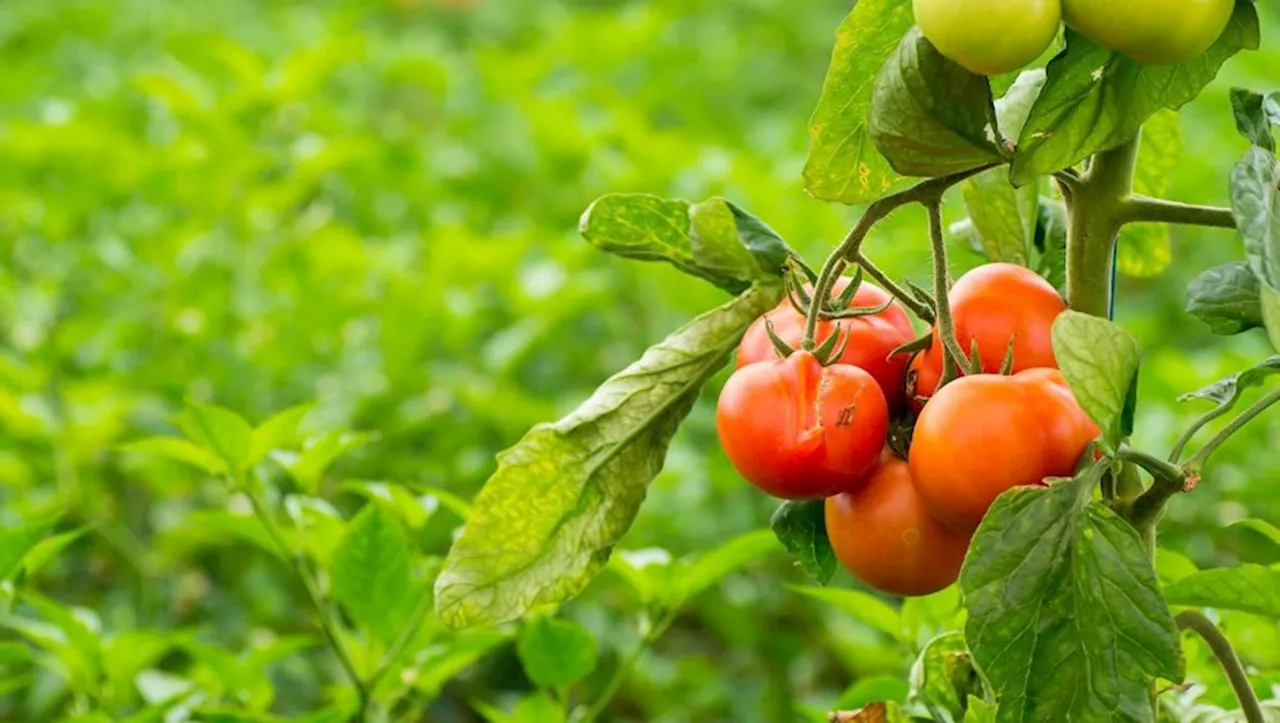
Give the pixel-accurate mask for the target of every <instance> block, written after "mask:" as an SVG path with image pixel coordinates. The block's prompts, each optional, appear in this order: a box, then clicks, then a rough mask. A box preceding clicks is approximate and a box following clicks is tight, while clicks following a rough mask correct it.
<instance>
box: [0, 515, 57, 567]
mask: <svg viewBox="0 0 1280 723" xmlns="http://www.w3.org/2000/svg"><path fill="white" fill-rule="evenodd" d="M57 522H58V518H56V517H50V518H48V519H43V520H35V521H32V522H24V523H22V524H20V525H14V526H13V527H9V528H7V529H3V530H0V581H3V580H7V579H9V578H10V577H12V576H13V574H14V573H16V572H17V571H18V569H19V568H21V567H22V560H23V558H25V557H26V556H27V553H29V552H31V550H32V549H33V548H35V546H36V545H38V544H39V543H40V541H41V540H43V539H44V538H45V536H46V535H48V534H49V531H50V530H52V529H53V526H54V525H55V524H57Z"/></svg>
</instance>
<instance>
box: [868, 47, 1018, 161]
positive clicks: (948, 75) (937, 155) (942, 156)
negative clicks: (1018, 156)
mask: <svg viewBox="0 0 1280 723" xmlns="http://www.w3.org/2000/svg"><path fill="white" fill-rule="evenodd" d="M869 123H870V128H871V140H872V141H873V142H875V144H876V148H877V149H879V150H880V153H881V154H882V155H884V157H885V158H886V159H887V160H888V161H889V164H890V165H891V166H893V169H894V170H895V171H897V172H898V173H901V174H902V175H904V176H945V175H948V174H951V173H960V172H962V171H967V170H970V169H973V168H977V167H979V166H983V165H987V164H989V163H995V162H997V161H999V160H1000V159H1001V155H1000V149H999V147H998V146H997V145H996V141H995V135H996V112H995V107H994V105H993V104H992V99H991V86H990V85H988V84H987V79H986V78H984V77H982V76H980V75H976V74H974V73H971V72H969V71H968V70H965V69H964V68H962V67H961V66H960V65H959V64H957V63H956V62H955V61H953V60H950V59H948V58H946V57H945V56H943V55H942V53H940V52H938V49H937V48H935V47H933V45H932V44H931V43H930V42H929V41H928V40H926V39H925V37H924V35H923V34H921V32H920V29H919V28H912V29H911V30H910V31H908V32H907V34H906V36H905V37H903V38H902V43H901V44H899V45H898V49H897V50H896V51H894V53H893V55H891V56H889V59H888V60H887V61H886V62H885V65H884V68H882V69H881V70H880V75H879V76H878V77H877V78H876V87H875V92H874V93H873V94H872V97H871V116H870V121H869Z"/></svg>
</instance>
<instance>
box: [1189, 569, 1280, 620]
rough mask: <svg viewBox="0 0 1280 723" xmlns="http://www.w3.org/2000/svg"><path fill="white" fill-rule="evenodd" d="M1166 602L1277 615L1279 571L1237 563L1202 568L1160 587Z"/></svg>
mask: <svg viewBox="0 0 1280 723" xmlns="http://www.w3.org/2000/svg"><path fill="white" fill-rule="evenodd" d="M1164 595H1165V599H1167V600H1168V601H1169V604H1170V605H1193V606H1196V607H1212V608H1221V609H1223V610H1239V611H1241V612H1246V613H1253V614H1255V615H1265V616H1267V617H1269V618H1272V619H1275V618H1277V617H1280V570H1274V569H1272V568H1269V567H1263V566H1262V565H1241V566H1239V567H1222V568H1218V569H1215V570H1203V571H1201V572H1197V573H1195V574H1192V575H1187V576H1186V577H1184V578H1182V579H1180V580H1176V581H1174V582H1172V583H1169V584H1168V585H1166V586H1165V588H1164Z"/></svg>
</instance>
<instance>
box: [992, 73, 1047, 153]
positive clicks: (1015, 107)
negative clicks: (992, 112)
mask: <svg viewBox="0 0 1280 723" xmlns="http://www.w3.org/2000/svg"><path fill="white" fill-rule="evenodd" d="M1045 80H1046V75H1045V72H1044V69H1043V68H1035V69H1032V70H1024V71H1022V72H1021V73H1019V74H1018V76H1017V80H1015V81H1014V82H1013V85H1011V86H1010V87H1009V90H1008V91H1007V92H1006V93H1005V94H1004V95H1003V96H1001V97H999V98H997V99H996V102H995V109H996V120H997V121H998V122H997V125H998V126H999V128H1000V135H1001V136H1003V137H1004V138H1007V139H1010V140H1017V138H1018V136H1020V135H1022V127H1023V126H1024V125H1026V124H1027V118H1028V117H1029V116H1030V115H1031V108H1032V106H1034V105H1035V103H1036V98H1039V97H1040V91H1041V90H1043V89H1044V83H1045Z"/></svg>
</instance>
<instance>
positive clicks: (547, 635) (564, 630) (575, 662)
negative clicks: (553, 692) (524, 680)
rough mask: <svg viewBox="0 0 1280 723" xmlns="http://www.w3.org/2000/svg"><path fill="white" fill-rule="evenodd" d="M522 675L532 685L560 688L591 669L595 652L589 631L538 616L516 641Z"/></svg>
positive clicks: (585, 674) (561, 620)
mask: <svg viewBox="0 0 1280 723" xmlns="http://www.w3.org/2000/svg"><path fill="white" fill-rule="evenodd" d="M516 654H517V655H519V656H520V663H521V665H523V666H524V672H525V675H527V676H529V680H530V681H532V682H533V683H534V684H535V685H540V686H547V687H550V688H555V689H557V690H564V689H565V688H568V687H569V686H571V685H573V684H574V683H576V682H578V681H579V680H582V679H583V678H585V677H587V675H588V674H589V673H590V672H591V671H592V670H595V667H596V661H597V658H598V651H597V650H596V639H595V638H594V637H592V635H591V633H589V632H587V631H586V630H585V629H583V627H582V626H581V625H579V624H577V623H575V622H573V621H572V620H566V619H564V618H548V617H538V618H534V619H533V620H531V621H529V623H528V624H527V625H525V626H524V630H523V631H522V632H521V634H520V640H519V641H518V642H517V643H516Z"/></svg>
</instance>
